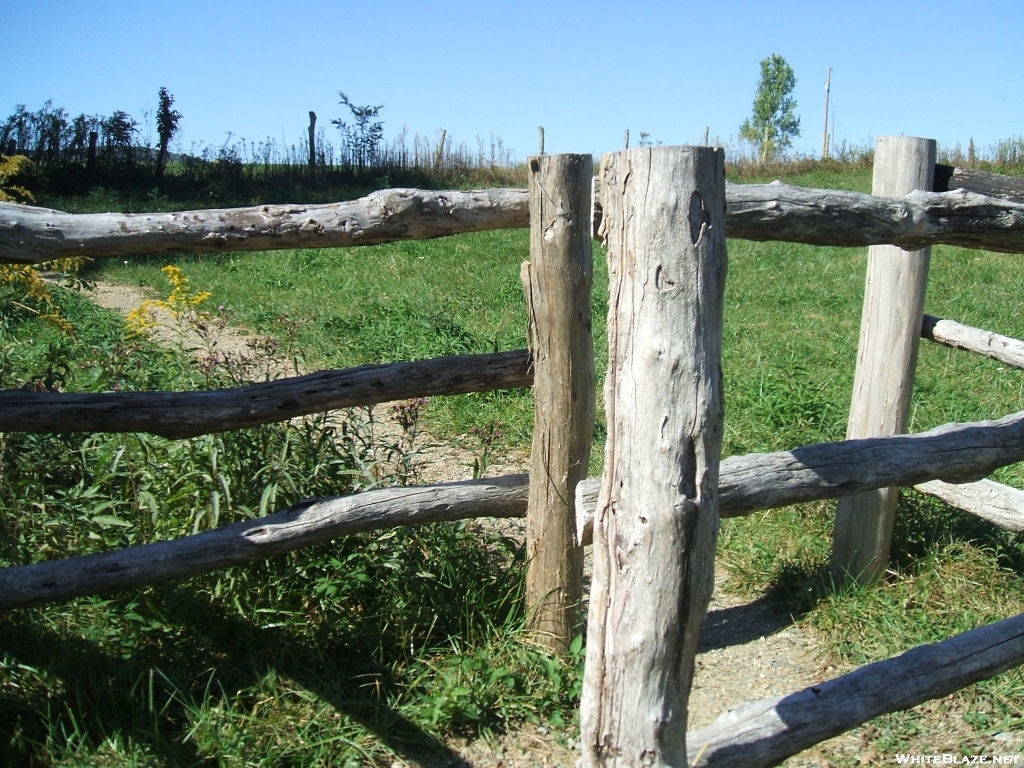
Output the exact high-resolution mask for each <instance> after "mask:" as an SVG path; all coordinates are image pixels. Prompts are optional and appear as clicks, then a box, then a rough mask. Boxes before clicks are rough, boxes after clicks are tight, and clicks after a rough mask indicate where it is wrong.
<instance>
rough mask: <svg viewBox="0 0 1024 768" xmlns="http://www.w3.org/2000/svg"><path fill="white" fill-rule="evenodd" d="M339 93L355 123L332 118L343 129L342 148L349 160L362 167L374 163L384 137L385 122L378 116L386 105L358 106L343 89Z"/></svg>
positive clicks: (332, 121)
mask: <svg viewBox="0 0 1024 768" xmlns="http://www.w3.org/2000/svg"><path fill="white" fill-rule="evenodd" d="M338 95H339V96H340V97H341V101H340V102H338V103H339V104H343V105H344V106H346V107H348V110H349V112H351V113H352V119H353V120H354V124H353V125H349V124H348V123H346V122H345V121H344V120H342V119H341V118H340V117H339V118H336V119H334V120H331V123H332V124H334V125H336V126H338V130H339V131H341V142H342V148H343V151H344V153H345V154H346V155H347V159H348V161H349V162H350V163H352V164H354V165H356V166H358V167H359V168H360V169H362V168H364V167H366V166H367V165H370V164H372V163H373V161H374V160H375V159H376V158H377V153H378V152H379V151H380V142H381V139H383V138H384V123H383V121H380V120H377V119H376V118H377V117H378V115H380V111H381V110H382V109H384V105H383V104H381V105H380V106H376V107H371V106H369V105H367V106H365V107H357V106H356V105H355V104H353V103H352V102H351V101H350V100H349V98H348V96H346V95H345V93H344V92H343V91H338Z"/></svg>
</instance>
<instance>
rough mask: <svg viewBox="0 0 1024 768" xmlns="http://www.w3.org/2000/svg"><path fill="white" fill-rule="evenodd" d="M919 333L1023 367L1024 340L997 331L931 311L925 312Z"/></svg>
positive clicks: (927, 337) (938, 341) (958, 347)
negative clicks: (964, 322) (944, 316)
mask: <svg viewBox="0 0 1024 768" xmlns="http://www.w3.org/2000/svg"><path fill="white" fill-rule="evenodd" d="M921 335H922V336H923V337H924V338H926V339H928V340H930V341H934V342H935V343H937V344H945V345H946V346H947V347H956V348H957V349H964V350H967V351H968V352H977V353H978V354H979V355H984V356H985V357H991V358H992V359H993V360H998V361H999V362H1001V363H1005V364H1006V365H1009V366H1013V367H1014V368H1022V369H1024V341H1018V340H1017V339H1014V338H1011V337H1009V336H1000V335H999V334H998V333H992V332H991V331H983V330H981V329H980V328H972V327H971V326H969V325H961V324H960V323H957V322H954V321H953V320H943V319H942V318H938V317H933V316H932V315H925V316H924V322H923V323H922V324H921Z"/></svg>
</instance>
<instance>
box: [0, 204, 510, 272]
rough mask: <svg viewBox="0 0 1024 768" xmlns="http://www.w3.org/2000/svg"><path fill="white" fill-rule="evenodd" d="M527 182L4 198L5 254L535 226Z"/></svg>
mask: <svg viewBox="0 0 1024 768" xmlns="http://www.w3.org/2000/svg"><path fill="white" fill-rule="evenodd" d="M529 223H530V208H529V200H528V198H527V194H526V190H525V189H484V190H474V191H469V192H431V191H425V190H419V189H385V190H381V191H380V192H374V193H372V194H370V195H367V196H366V197H363V198H360V199H359V200H352V201H349V202H343V203H330V204H327V205H260V206H256V207H253V208H222V209H214V210H205V211H183V212H180V213H130V214H123V213H87V214H68V213H61V212H60V211H52V210H49V209H47V208H33V207H29V206H25V205H15V204H12V203H0V262H6V263H40V262H44V261H49V260H51V259H59V258H65V257H68V256H84V257H89V258H107V257H114V256H129V255H142V254H145V255H152V256H158V255H163V254H172V253H179V252H181V251H188V252H190V253H220V252H225V251H269V250H281V249H283V248H336V247H345V246H352V245H374V244H376V243H386V242H391V241H394V240H424V239H428V238H432V237H442V236H444V235H454V234H458V233H461V232H480V231H483V230H489V229H507V228H510V227H526V226H529Z"/></svg>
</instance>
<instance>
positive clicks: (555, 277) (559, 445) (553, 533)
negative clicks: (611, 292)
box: [522, 155, 596, 653]
mask: <svg viewBox="0 0 1024 768" xmlns="http://www.w3.org/2000/svg"><path fill="white" fill-rule="evenodd" d="M529 168H530V261H528V262H524V263H523V267H522V279H523V288H524V290H525V291H526V301H527V306H528V308H529V312H530V347H531V354H532V356H533V361H534V383H533V392H534V399H535V403H536V404H535V409H534V413H535V416H534V426H533V451H532V454H531V465H530V467H531V468H530V474H531V476H532V477H534V478H536V481H535V482H533V483H531V484H530V501H529V506H528V511H527V514H526V551H527V557H528V558H529V565H528V567H527V574H526V601H527V609H528V610H529V611H530V626H531V629H532V631H533V633H534V636H535V638H536V640H537V642H539V643H540V644H541V645H543V646H545V647H546V648H549V649H550V650H552V651H555V652H557V653H561V652H564V651H565V650H566V649H567V648H568V646H569V642H570V641H571V640H572V636H573V634H574V633H575V632H576V631H577V629H578V625H579V620H578V617H579V610H580V602H581V600H582V597H583V548H582V547H581V546H580V544H579V542H578V541H576V511H575V491H576V484H577V483H578V482H579V481H580V480H583V479H584V478H585V477H586V476H587V465H588V463H589V461H590V444H591V441H592V440H593V435H594V409H595V400H596V393H595V389H594V388H595V374H594V340H593V337H592V335H591V334H592V332H591V322H590V293H591V283H592V281H593V257H592V255H591V243H590V239H591V238H590V218H589V216H590V184H591V174H592V172H593V171H592V169H593V160H592V158H591V157H590V155H542V156H538V157H532V158H530V160H529Z"/></svg>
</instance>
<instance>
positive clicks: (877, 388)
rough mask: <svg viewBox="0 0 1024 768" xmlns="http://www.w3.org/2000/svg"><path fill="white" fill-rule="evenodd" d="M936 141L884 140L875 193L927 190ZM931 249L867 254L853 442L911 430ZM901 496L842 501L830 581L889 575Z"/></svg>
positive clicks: (891, 491) (882, 248)
mask: <svg viewBox="0 0 1024 768" xmlns="http://www.w3.org/2000/svg"><path fill="white" fill-rule="evenodd" d="M934 173H935V141H934V139H919V138H914V137H911V136H880V137H879V138H878V141H877V143H876V145H875V170H874V181H873V183H872V190H871V191H872V194H874V195H881V196H886V197H899V196H903V195H907V194H909V193H911V192H913V191H914V190H929V189H931V188H932V179H933V176H934ZM930 259H931V249H930V248H924V249H922V250H920V251H904V250H903V249H901V248H897V247H895V246H892V245H875V246H872V247H871V248H870V249H869V250H868V268H867V282H866V287H865V290H864V310H863V314H862V315H861V326H860V344H859V348H858V351H857V371H856V374H855V375H854V383H853V399H852V403H851V405H850V419H849V422H848V424H847V429H846V436H847V438H858V437H871V436H873V435H896V434H900V433H902V432H905V431H906V428H907V418H908V416H909V414H910V395H911V391H912V390H913V386H914V368H915V367H916V365H917V348H918V345H919V342H920V340H921V322H922V318H923V317H924V297H925V291H926V289H927V287H928V265H929V261H930ZM898 495H899V489H898V488H895V487H890V488H881V489H879V490H876V491H868V492H866V493H860V494H857V495H855V496H848V497H846V498H843V499H840V501H839V504H838V508H837V511H836V527H835V533H834V537H833V542H832V576H833V578H834V579H835V580H836V581H837V582H842V581H845V580H847V579H849V578H853V579H856V580H857V581H858V582H860V583H862V584H867V583H870V582H872V581H874V580H875V579H877V578H878V577H879V576H880V575H881V574H883V573H884V572H885V568H886V565H887V563H888V559H889V542H890V540H891V538H892V527H893V520H894V516H895V514H896V500H897V498H898Z"/></svg>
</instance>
